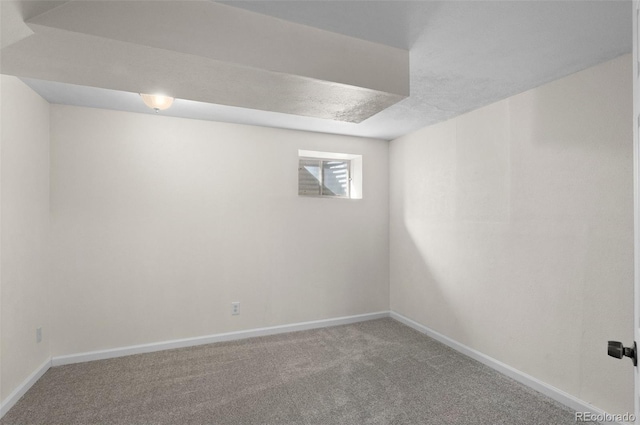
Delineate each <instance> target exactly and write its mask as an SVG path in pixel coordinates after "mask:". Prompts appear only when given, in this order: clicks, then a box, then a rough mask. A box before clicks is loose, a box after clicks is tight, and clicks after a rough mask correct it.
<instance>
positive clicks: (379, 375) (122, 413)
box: [0, 319, 575, 425]
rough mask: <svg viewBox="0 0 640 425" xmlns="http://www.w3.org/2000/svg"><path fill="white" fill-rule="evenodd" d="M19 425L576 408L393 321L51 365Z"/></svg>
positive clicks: (340, 418)
mask: <svg viewBox="0 0 640 425" xmlns="http://www.w3.org/2000/svg"><path fill="white" fill-rule="evenodd" d="M0 424H2V425H14V424H20V425H26V424H65V425H71V424H140V425H142V424H239V425H241V424H242V425H244V424H308V425H311V424H318V425H330V424H340V425H348V424H398V425H399V424H434V425H444V424H483V425H485V424H519V425H534V424H545V425H547V424H554V425H562V424H567V425H569V424H572V425H575V421H574V412H572V411H571V410H569V409H567V408H565V407H563V406H561V405H560V404H558V403H556V402H555V401H553V400H551V399H550V398H547V397H545V396H543V395H541V394H539V393H537V392H535V391H533V390H531V389H529V388H527V387H525V386H523V385H521V384H519V383H517V382H515V381H513V380H512V379H510V378H507V377H505V376H504V375H501V374H499V373H497V372H495V371H494V370H492V369H490V368H488V367H486V366H484V365H482V364H480V363H478V362H476V361H474V360H472V359H470V358H468V357H466V356H464V355H461V354H459V353H457V352H456V351H454V350H452V349H450V348H448V347H446V346H444V345H442V344H440V343H439V342H437V341H435V340H433V339H431V338H428V337H426V336H424V335H423V334H421V333H419V332H416V331H415V330H413V329H411V328H409V327H407V326H404V325H403V324H401V323H399V322H397V321H395V320H393V319H380V320H373V321H368V322H362V323H357V324H352V325H345V326H336V327H332V328H323V329H316V330H310V331H303V332H293V333H288V334H281V335H274V336H268V337H260V338H252V339H246V340H241V341H234V342H225V343H217V344H209V345H203V346H198V347H191V348H184V349H176V350H167V351H162V352H157V353H150V354H140V355H134V356H128V357H120V358H116V359H109V360H100V361H95V362H88V363H80V364H74V365H68V366H60V367H54V368H51V369H50V370H49V371H47V373H46V374H45V375H44V376H43V377H42V378H41V379H40V380H39V381H38V382H37V383H36V384H35V385H34V386H33V387H32V388H31V389H30V390H29V391H28V392H27V393H26V394H25V395H24V397H22V398H21V399H20V400H19V401H18V403H17V404H16V405H15V406H14V407H13V408H12V409H11V410H10V411H9V412H8V413H7V414H6V415H5V417H4V418H3V419H2V420H1V421H0Z"/></svg>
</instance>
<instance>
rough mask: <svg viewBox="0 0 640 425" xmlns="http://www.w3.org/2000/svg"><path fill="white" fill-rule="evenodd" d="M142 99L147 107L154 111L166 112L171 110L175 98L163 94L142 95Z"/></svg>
mask: <svg viewBox="0 0 640 425" xmlns="http://www.w3.org/2000/svg"><path fill="white" fill-rule="evenodd" d="M140 97H141V98H142V101H143V102H144V104H145V105H147V106H148V107H149V108H151V109H153V110H154V111H156V112H158V111H164V110H165V109H167V108H169V107H170V106H171V104H172V103H173V98H172V97H169V96H163V95H161V94H143V93H140Z"/></svg>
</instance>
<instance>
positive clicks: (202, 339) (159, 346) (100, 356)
mask: <svg viewBox="0 0 640 425" xmlns="http://www.w3.org/2000/svg"><path fill="white" fill-rule="evenodd" d="M383 317H389V312H388V311H381V312H377V313H367V314H359V315H356V316H345V317H338V318H335V319H324V320H314V321H311V322H301V323H293V324H290V325H280V326H271V327H267V328H257V329H249V330H246V331H237V332H227V333H221V334H215V335H206V336H199V337H194V338H184V339H176V340H173V341H163V342H154V343H151V344H142V345H132V346H129V347H121V348H112V349H109V350H100V351H90V352H87V353H79V354H71V355H67V356H57V357H53V358H52V359H51V365H52V366H62V365H67V364H73V363H82V362H89V361H92V360H104V359H111V358H114V357H123V356H130V355H132V354H142V353H151V352H154V351H162V350H170V349H173V348H183V347H193V346H196V345H204V344H211V343H214V342H222V341H233V340H238V339H245V338H253V337H257V336H266V335H275V334H281V333H286V332H296V331H304V330H308V329H317V328H326V327H329V326H338V325H348V324H350V323H357V322H364V321H367V320H374V319H381V318H383Z"/></svg>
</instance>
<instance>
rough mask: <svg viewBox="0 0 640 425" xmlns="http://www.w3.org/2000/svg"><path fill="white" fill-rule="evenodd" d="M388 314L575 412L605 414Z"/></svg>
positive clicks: (500, 363) (536, 380)
mask: <svg viewBox="0 0 640 425" xmlns="http://www.w3.org/2000/svg"><path fill="white" fill-rule="evenodd" d="M389 315H390V317H391V318H392V319H395V320H397V321H398V322H400V323H403V324H405V325H407V326H409V327H411V328H413V329H415V330H417V331H418V332H421V333H423V334H425V335H427V336H429V337H431V338H433V339H435V340H437V341H440V342H441V343H443V344H445V345H447V346H449V347H451V348H453V349H454V350H456V351H458V352H460V353H462V354H464V355H466V356H468V357H471V358H472V359H474V360H477V361H479V362H480V363H482V364H484V365H486V366H489V367H490V368H492V369H495V370H497V371H498V372H500V373H502V374H503V375H507V376H508V377H510V378H511V379H514V380H516V381H518V382H520V383H521V384H524V385H526V386H528V387H530V388H532V389H534V390H536V391H538V392H539V393H542V394H544V395H546V396H547V397H550V398H552V399H554V400H555V401H557V402H559V403H561V404H564V405H565V406H567V407H569V408H571V409H573V410H575V411H576V412H590V413H592V414H595V415H607V413H606V412H605V411H603V410H601V409H599V408H597V407H595V406H593V405H591V404H589V403H587V402H586V401H584V400H580V399H579V398H577V397H574V396H572V395H571V394H569V393H566V392H564V391H562V390H561V389H558V388H556V387H554V386H552V385H549V384H547V383H545V382H542V381H541V380H539V379H537V378H534V377H533V376H531V375H527V374H526V373H524V372H521V371H519V370H517V369H515V368H513V367H511V366H509V365H507V364H505V363H502V362H501V361H499V360H496V359H494V358H493V357H489V356H487V355H486V354H483V353H481V352H479V351H476V350H474V349H473V348H470V347H467V346H466V345H464V344H461V343H459V342H457V341H455V340H453V339H451V338H449V337H448V336H445V335H442V334H441V333H439V332H436V331H434V330H433V329H430V328H428V327H427V326H424V325H421V324H420V323H418V322H415V321H413V320H411V319H409V318H407V317H405V316H403V315H401V314H398V313H396V312H394V311H391V312H390V314H389ZM609 423H612V424H619V425H622V423H618V422H609Z"/></svg>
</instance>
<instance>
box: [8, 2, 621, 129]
mask: <svg viewBox="0 0 640 425" xmlns="http://www.w3.org/2000/svg"><path fill="white" fill-rule="evenodd" d="M13 3H14V4H15V2H13ZM28 3H34V2H28ZM225 3H226V4H227V5H231V6H234V7H237V8H242V9H246V10H250V11H254V12H258V13H260V14H264V15H269V16H272V17H276V18H280V19H283V20H286V21H289V22H294V23H299V24H303V25H306V26H310V27H314V28H318V29H322V30H326V31H331V32H335V33H338V34H342V35H346V36H350V37H356V38H360V39H363V40H367V41H371V42H374V43H381V44H385V45H388V46H392V47H396V48H399V49H406V50H409V52H410V96H409V97H408V98H406V99H404V100H402V101H400V102H399V103H397V104H395V105H393V106H391V107H389V108H387V109H385V110H384V111H382V112H380V113H378V114H376V115H374V116H372V117H371V118H368V119H366V120H365V121H363V122H361V123H358V124H356V123H346V122H336V121H332V120H326V119H318V118H310V117H299V116H294V115H288V114H283V113H278V112H269V111H259V110H254V109H247V108H238V107H232V106H222V105H215V104H209V103H202V102H193V101H186V100H178V101H176V104H175V105H174V106H173V107H172V108H171V109H169V110H167V111H165V112H164V114H165V115H174V116H183V117H190V118H197V119H210V120H220V121H228V122H239V123H247V124H256V125H265V126H274V127H283V128H294V129H301V130H310V131H320V132H328V133H339V134H351V135H360V136H368V137H378V138H383V139H393V138H396V137H398V136H401V135H403V134H406V133H408V132H411V131H413V130H416V129H418V128H421V127H423V126H425V125H429V124H433V123H436V122H439V121H443V120H446V119H448V118H451V117H453V116H456V115H459V114H461V113H464V112H466V111H469V110H472V109H476V108H478V107H481V106H484V105H486V104H489V103H492V102H495V101H497V100H500V99H503V98H505V97H508V96H511V95H514V94H517V93H520V92H522V91H525V90H528V89H530V88H533V87H537V86H539V85H541V84H544V83H546V82H548V81H552V80H554V79H557V78H560V77H563V76H565V75H569V74H571V73H574V72H577V71H579V70H582V69H585V68H588V67H590V66H593V65H595V64H598V63H600V62H603V61H606V60H608V59H612V58H614V57H617V56H619V55H621V54H624V53H628V52H630V51H631V44H632V43H631V41H632V40H631V4H630V2H628V1H596V2H590V1H534V2H526V1H500V2H485V1H472V2H450V1H447V2H436V1H430V2H417V1H409V2H404V1H375V2H373V1H372V2H369V1H344V2H343V1H297V2H292V1H257V2H247V1H241V2H225ZM11 4H12V2H4V1H3V2H2V7H3V9H2V13H3V15H2V19H3V22H2V24H3V46H4V45H5V39H6V38H7V36H6V34H5V28H13V30H12V32H11V36H12V37H13V38H18V39H19V38H20V37H24V34H23V32H24V28H21V27H20V26H19V25H17V24H15V22H14V23H13V24H12V25H9V24H7V22H6V20H7V18H6V16H7V15H8V16H10V17H11V16H15V15H16V13H15V10H14V11H13V14H12V12H11V10H10V9H11V6H10V5H11ZM18 4H19V3H18ZM29 7H30V8H32V9H37V6H34V5H33V4H31V5H30V6H29ZM44 7H46V6H44ZM14 9H16V7H14ZM22 9H23V10H22V11H20V12H21V13H23V14H24V13H31V14H32V15H35V14H37V13H36V12H41V11H40V10H37V11H36V12H30V11H29V10H26V11H25V10H24V9H25V7H24V6H22ZM7 10H9V13H6V12H7ZM27 18H29V17H27ZM16 28H17V29H16ZM21 31H22V33H21ZM175 36H176V37H178V36H179V35H175ZM182 41H183V42H188V41H189V40H182ZM116 53H117V52H116ZM292 54H296V53H295V52H292ZM0 59H2V52H0ZM25 81H26V82H27V83H28V84H29V85H30V86H31V87H33V88H34V89H35V90H36V91H38V92H39V93H40V94H41V95H43V96H44V97H45V98H47V99H48V100H49V101H51V102H54V103H65V104H75V105H82V106H92V107H103V108H111V109H120V110H129V111H137V112H147V111H146V110H145V109H144V107H143V106H141V104H140V101H139V98H138V97H137V95H135V94H133V93H131V92H124V91H117V90H105V89H98V88H92V87H87V86H83V85H70V84H66V83H60V82H55V81H53V82H52V81H42V80H34V79H25Z"/></svg>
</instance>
